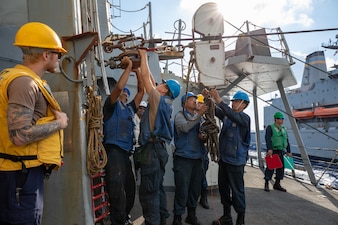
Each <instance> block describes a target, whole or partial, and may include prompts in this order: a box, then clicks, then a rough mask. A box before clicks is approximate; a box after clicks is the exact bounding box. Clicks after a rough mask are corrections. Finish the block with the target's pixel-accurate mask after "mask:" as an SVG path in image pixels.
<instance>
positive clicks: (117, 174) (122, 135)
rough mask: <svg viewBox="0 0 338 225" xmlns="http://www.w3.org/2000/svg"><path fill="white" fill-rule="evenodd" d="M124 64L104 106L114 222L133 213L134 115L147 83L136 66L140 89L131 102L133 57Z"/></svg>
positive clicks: (120, 223)
mask: <svg viewBox="0 0 338 225" xmlns="http://www.w3.org/2000/svg"><path fill="white" fill-rule="evenodd" d="M121 66H123V67H125V70H124V72H123V73H122V75H121V77H120V79H119V81H118V82H117V84H116V86H115V87H114V89H113V90H112V92H111V94H110V96H108V97H107V99H106V101H105V104H104V107H103V115H104V117H103V121H104V147H105V149H106V152H107V157H108V161H107V165H106V167H105V181H106V184H107V192H108V195H109V203H110V220H111V223H112V224H113V225H125V224H128V223H131V222H130V220H129V219H130V215H129V213H130V211H131V209H132V208H133V206H134V201H135V190H136V185H135V177H134V173H133V170H132V164H131V161H130V156H131V154H132V150H133V145H134V142H133V140H134V126H135V124H134V122H133V117H134V115H135V112H136V109H137V107H138V106H139V104H140V102H141V100H142V98H143V94H144V87H143V84H142V81H141V79H139V78H140V77H139V76H140V73H139V71H138V69H134V70H133V71H134V72H135V73H136V75H137V78H138V92H137V94H136V95H135V98H134V99H133V101H131V102H130V103H127V102H128V97H129V96H130V91H129V90H128V89H127V88H125V87H124V86H125V84H126V83H127V80H128V78H129V74H130V73H131V71H132V61H131V60H130V59H129V58H128V57H124V58H123V59H122V62H121Z"/></svg>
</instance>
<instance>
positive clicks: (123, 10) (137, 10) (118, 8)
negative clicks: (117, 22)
mask: <svg viewBox="0 0 338 225" xmlns="http://www.w3.org/2000/svg"><path fill="white" fill-rule="evenodd" d="M110 6H111V7H113V8H115V9H117V10H119V11H121V12H127V13H134V12H140V11H142V10H144V9H146V8H147V7H148V4H146V5H145V6H144V7H143V8H141V9H136V10H125V9H121V8H120V7H117V6H116V5H112V4H111V5H110Z"/></svg>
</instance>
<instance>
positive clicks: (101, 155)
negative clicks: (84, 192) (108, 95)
mask: <svg viewBox="0 0 338 225" xmlns="http://www.w3.org/2000/svg"><path fill="white" fill-rule="evenodd" d="M87 100H88V111H87V118H86V129H87V131H88V138H87V140H88V142H87V161H86V164H87V172H88V174H89V175H95V174H97V173H98V172H100V171H101V170H102V169H103V168H104V167H105V165H106V164H107V154H106V150H105V148H104V146H103V144H102V138H103V133H102V131H103V126H102V118H103V116H102V113H101V96H95V94H94V90H93V88H92V87H88V88H87Z"/></svg>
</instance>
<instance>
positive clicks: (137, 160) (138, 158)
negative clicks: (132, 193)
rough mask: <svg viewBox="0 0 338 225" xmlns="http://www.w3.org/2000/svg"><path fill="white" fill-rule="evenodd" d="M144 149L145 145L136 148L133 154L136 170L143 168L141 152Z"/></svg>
mask: <svg viewBox="0 0 338 225" xmlns="http://www.w3.org/2000/svg"><path fill="white" fill-rule="evenodd" d="M143 149H144V147H143V146H140V147H136V148H135V152H134V154H133V157H134V165H135V170H138V169H140V168H141V157H142V156H141V154H142V150H143Z"/></svg>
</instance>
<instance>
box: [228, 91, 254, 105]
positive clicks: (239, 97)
mask: <svg viewBox="0 0 338 225" xmlns="http://www.w3.org/2000/svg"><path fill="white" fill-rule="evenodd" d="M234 100H243V101H246V102H247V103H249V102H250V99H249V96H248V94H247V93H245V92H243V91H237V92H236V93H235V94H234V96H233V97H232V99H231V101H234Z"/></svg>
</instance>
